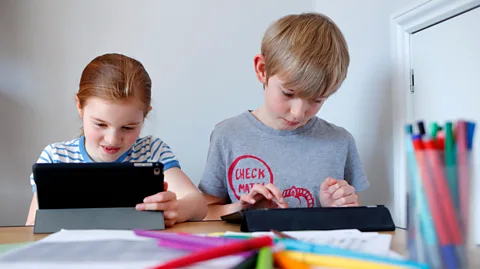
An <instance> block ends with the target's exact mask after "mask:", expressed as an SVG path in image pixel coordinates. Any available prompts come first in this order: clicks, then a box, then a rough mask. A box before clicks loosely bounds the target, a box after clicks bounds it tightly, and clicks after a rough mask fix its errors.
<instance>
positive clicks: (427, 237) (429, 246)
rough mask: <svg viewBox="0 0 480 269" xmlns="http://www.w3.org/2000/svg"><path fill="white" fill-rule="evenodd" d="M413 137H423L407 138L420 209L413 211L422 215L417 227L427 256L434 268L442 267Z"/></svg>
mask: <svg viewBox="0 0 480 269" xmlns="http://www.w3.org/2000/svg"><path fill="white" fill-rule="evenodd" d="M412 139H421V137H420V135H414V136H413V137H412V138H411V139H407V143H406V147H407V158H408V167H409V171H410V178H411V179H412V185H413V190H414V192H413V194H412V195H414V197H415V198H416V199H415V201H416V204H415V207H416V209H417V210H418V211H417V212H413V214H415V215H417V216H419V217H420V223H421V225H420V226H419V227H417V229H418V230H421V234H422V237H423V239H424V242H425V251H426V256H427V257H428V260H429V261H430V263H431V264H432V265H433V267H434V268H440V267H441V264H442V262H441V259H440V253H439V250H438V239H437V236H436V234H435V226H434V224H433V220H432V215H431V213H430V209H429V207H428V201H427V198H426V196H425V191H424V189H423V184H422V179H421V178H420V172H419V170H418V167H417V163H416V161H415V152H414V149H413V143H412ZM417 223H418V222H417Z"/></svg>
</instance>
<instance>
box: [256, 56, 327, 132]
mask: <svg viewBox="0 0 480 269" xmlns="http://www.w3.org/2000/svg"><path fill="white" fill-rule="evenodd" d="M264 63H265V62H264V59H263V56H262V55H257V56H256V57H255V69H256V73H257V78H258V80H259V81H260V82H261V83H263V84H265V90H264V97H265V105H264V107H263V108H264V109H263V110H264V111H263V112H262V113H261V114H262V115H263V116H264V118H263V119H261V120H263V121H264V124H266V125H268V126H270V127H272V128H274V129H277V130H295V129H297V128H299V127H301V126H303V125H305V124H306V123H307V122H308V121H309V120H310V119H312V118H313V117H314V116H315V115H316V114H317V113H318V111H319V110H320V108H321V107H322V105H323V104H324V102H325V100H326V98H318V99H316V100H305V99H301V98H299V97H297V96H296V95H295V90H293V89H287V88H285V87H284V86H283V83H282V80H281V78H279V77H278V76H277V75H274V76H271V77H269V79H268V83H266V80H265V71H264Z"/></svg>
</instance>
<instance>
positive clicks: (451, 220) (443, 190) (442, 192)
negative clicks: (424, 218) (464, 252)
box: [425, 140, 463, 245]
mask: <svg viewBox="0 0 480 269" xmlns="http://www.w3.org/2000/svg"><path fill="white" fill-rule="evenodd" d="M425 153H426V154H427V156H428V157H427V158H428V160H429V163H430V167H431V168H432V172H433V175H434V176H435V186H436V188H437V190H438V192H437V195H439V197H442V199H437V202H439V203H440V204H441V207H442V211H443V213H444V216H445V217H444V220H445V221H446V222H447V227H448V230H449V231H450V233H451V234H452V240H453V243H454V244H455V245H461V244H462V243H463V240H462V236H461V234H460V225H459V223H458V218H457V214H456V213H455V206H454V202H453V199H452V196H451V195H450V192H449V190H448V183H447V178H446V176H445V171H444V169H442V168H443V164H442V159H441V158H440V156H439V155H438V150H437V149H436V148H435V144H434V143H433V141H432V140H427V141H425Z"/></svg>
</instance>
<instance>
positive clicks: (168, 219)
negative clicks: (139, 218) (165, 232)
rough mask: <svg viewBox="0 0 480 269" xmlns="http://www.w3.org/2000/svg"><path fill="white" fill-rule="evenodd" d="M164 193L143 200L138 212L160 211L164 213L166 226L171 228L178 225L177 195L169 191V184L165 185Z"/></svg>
mask: <svg viewBox="0 0 480 269" xmlns="http://www.w3.org/2000/svg"><path fill="white" fill-rule="evenodd" d="M163 189H164V191H163V192H159V193H157V194H154V195H151V196H148V197H146V198H145V199H143V204H138V205H137V206H136V207H135V208H136V209H137V210H158V211H163V215H164V218H165V226H167V227H170V226H173V225H174V224H175V223H176V220H177V216H178V200H177V195H176V194H175V193H173V192H171V191H168V184H167V182H164V183H163Z"/></svg>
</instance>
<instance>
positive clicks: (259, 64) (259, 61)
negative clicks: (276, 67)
mask: <svg viewBox="0 0 480 269" xmlns="http://www.w3.org/2000/svg"><path fill="white" fill-rule="evenodd" d="M253 63H254V66H255V74H256V75H257V79H258V81H260V83H262V84H264V85H265V84H266V75H265V57H264V56H263V55H262V54H257V55H255V57H253Z"/></svg>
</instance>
